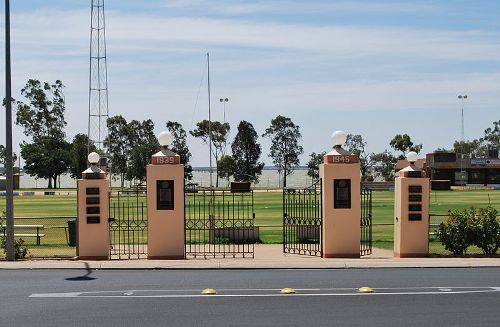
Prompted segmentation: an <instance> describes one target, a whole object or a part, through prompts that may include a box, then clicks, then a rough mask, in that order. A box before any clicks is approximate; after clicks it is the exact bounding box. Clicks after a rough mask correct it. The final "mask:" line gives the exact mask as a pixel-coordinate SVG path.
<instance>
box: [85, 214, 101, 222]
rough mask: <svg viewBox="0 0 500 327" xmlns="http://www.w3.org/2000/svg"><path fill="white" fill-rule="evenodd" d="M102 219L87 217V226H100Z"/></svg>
mask: <svg viewBox="0 0 500 327" xmlns="http://www.w3.org/2000/svg"><path fill="white" fill-rule="evenodd" d="M100 223H101V217H99V216H87V224H100Z"/></svg>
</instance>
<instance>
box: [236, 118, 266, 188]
mask: <svg viewBox="0 0 500 327" xmlns="http://www.w3.org/2000/svg"><path fill="white" fill-rule="evenodd" d="M257 139H258V134H257V132H256V131H255V129H254V128H253V125H252V124H251V123H249V122H247V121H245V120H242V121H241V122H240V123H239V124H238V133H237V134H236V136H235V138H234V141H233V144H232V145H231V151H232V153H233V158H234V160H235V171H234V179H235V181H238V182H239V181H249V182H253V183H258V182H259V176H260V175H261V174H262V168H264V163H263V162H259V158H260V155H261V153H262V148H261V146H260V144H259V143H258V142H257Z"/></svg>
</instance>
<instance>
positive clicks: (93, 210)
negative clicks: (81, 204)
mask: <svg viewBox="0 0 500 327" xmlns="http://www.w3.org/2000/svg"><path fill="white" fill-rule="evenodd" d="M99 213H101V208H100V207H87V215H95V214H99Z"/></svg>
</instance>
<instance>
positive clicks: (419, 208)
mask: <svg viewBox="0 0 500 327" xmlns="http://www.w3.org/2000/svg"><path fill="white" fill-rule="evenodd" d="M408 211H422V205H421V204H409V205H408Z"/></svg>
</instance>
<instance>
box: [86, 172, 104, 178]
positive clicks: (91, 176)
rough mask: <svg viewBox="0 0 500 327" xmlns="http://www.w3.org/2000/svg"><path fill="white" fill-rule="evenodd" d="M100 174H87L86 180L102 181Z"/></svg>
mask: <svg viewBox="0 0 500 327" xmlns="http://www.w3.org/2000/svg"><path fill="white" fill-rule="evenodd" d="M100 178H101V174H100V173H85V179H100Z"/></svg>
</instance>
